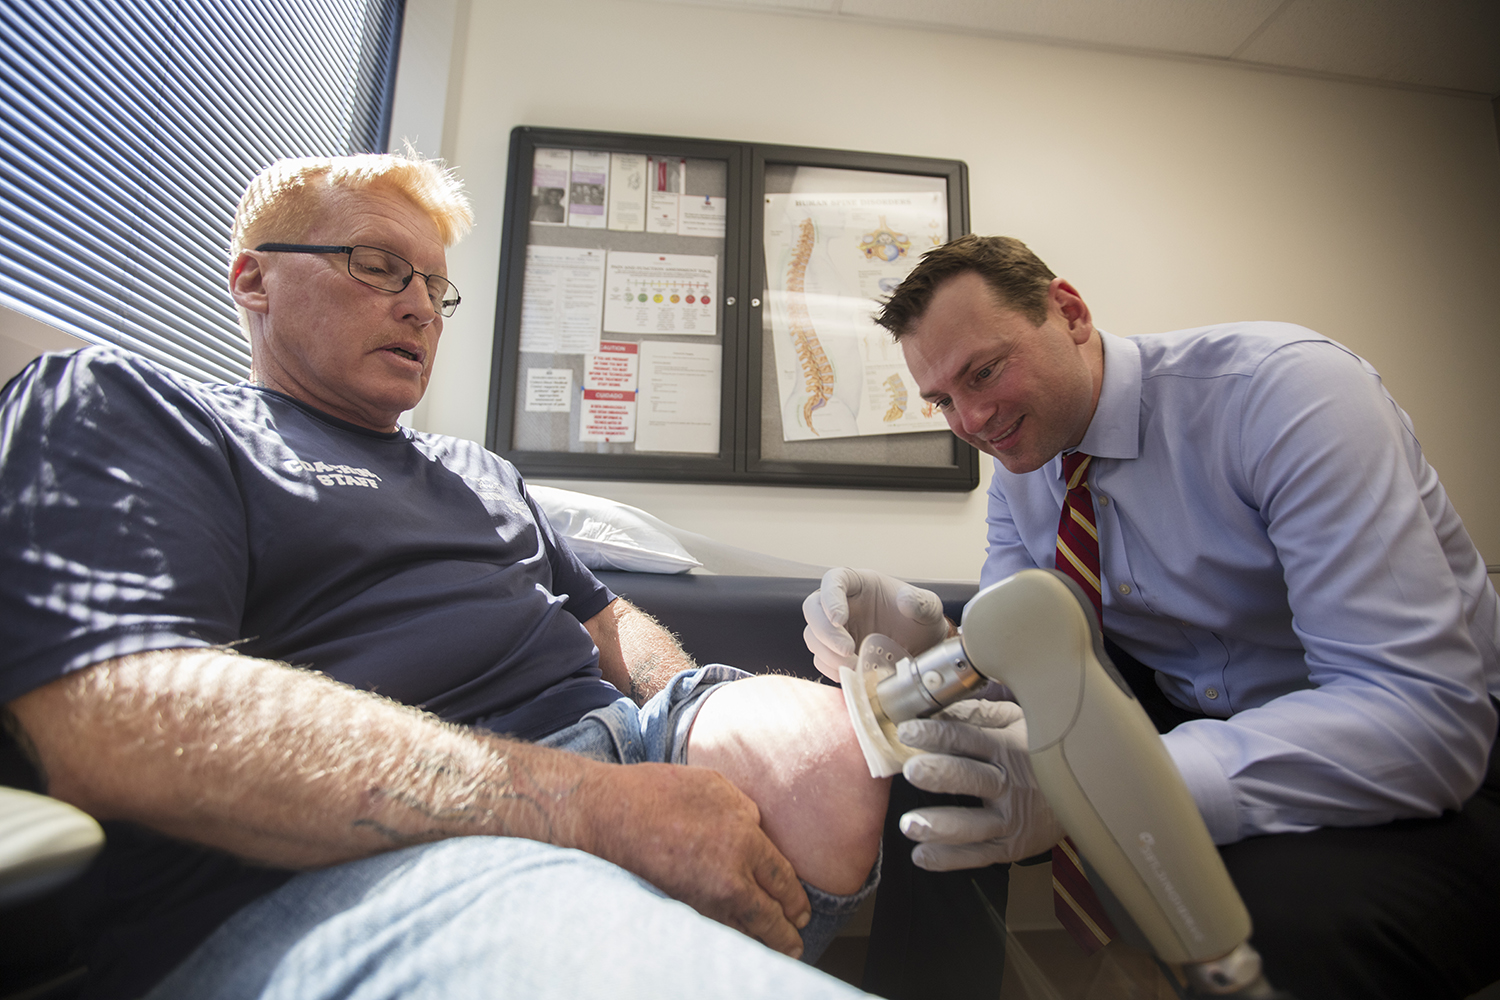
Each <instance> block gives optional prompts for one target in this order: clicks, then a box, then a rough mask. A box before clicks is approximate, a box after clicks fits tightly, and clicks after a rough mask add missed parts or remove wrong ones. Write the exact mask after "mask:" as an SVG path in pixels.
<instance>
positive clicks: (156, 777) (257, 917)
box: [0, 155, 886, 998]
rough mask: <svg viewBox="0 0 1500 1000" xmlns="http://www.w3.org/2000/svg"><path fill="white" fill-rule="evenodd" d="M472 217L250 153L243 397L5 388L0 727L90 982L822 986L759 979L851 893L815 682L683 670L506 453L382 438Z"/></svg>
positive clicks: (182, 388) (852, 782) (839, 800)
mask: <svg viewBox="0 0 1500 1000" xmlns="http://www.w3.org/2000/svg"><path fill="white" fill-rule="evenodd" d="M469 224H470V210H469V207H468V203H467V200H466V199H465V198H464V196H463V194H462V193H461V190H460V188H459V185H458V183H457V181H456V180H455V179H454V178H453V177H452V176H451V174H449V173H447V172H445V171H444V170H442V169H441V168H440V167H439V166H437V165H436V164H434V163H431V162H427V161H422V160H418V159H415V158H405V157H397V156H376V155H370V156H358V157H348V158H341V159H313V160H293V161H283V162H280V163H277V164H274V165H273V166H271V167H270V168H269V169H267V170H266V171H265V172H264V173H262V174H261V175H260V176H259V177H257V178H256V179H255V180H254V181H253V182H252V183H251V185H250V187H249V190H248V191H247V192H246V194H245V197H244V198H243V200H242V202H241V205H240V209H239V212H238V214H237V217H236V220H235V227H234V234H233V243H232V253H231V257H232V260H231V265H230V272H229V289H230V294H231V295H232V297H233V299H234V302H235V305H236V307H237V308H238V310H239V314H240V319H241V324H242V327H243V329H244V330H245V332H246V334H247V336H248V338H249V340H250V345H251V376H250V380H249V382H247V383H243V384H239V385H200V384H197V383H193V382H190V381H188V380H185V379H182V378H179V377H177V376H175V375H172V374H170V373H167V372H165V371H163V370H162V369H160V368H158V367H156V366H155V365H152V364H151V363H149V362H147V361H145V360H142V359H140V358H138V357H135V356H132V355H130V354H127V353H125V352H123V351H118V350H114V349H109V348H87V349H84V350H82V351H78V352H75V353H70V354H63V355H47V356H44V357H42V358H41V359H39V360H38V361H37V362H35V363H33V365H32V366H31V367H29V368H28V369H27V370H26V371H25V372H24V373H22V375H21V376H19V377H18V378H17V379H16V380H15V381H14V382H13V383H12V384H11V385H10V386H9V387H7V390H6V392H5V394H4V396H3V397H0V525H3V528H4V530H3V541H0V567H3V570H0V648H3V649H4V650H5V652H4V653H3V654H0V702H4V703H5V704H6V707H7V715H8V718H7V722H8V723H9V727H10V729H11V730H12V732H13V734H14V736H15V737H16V739H17V742H18V743H19V744H20V745H21V746H22V747H24V748H25V750H26V752H27V754H28V757H29V759H30V761H31V762H32V764H33V765H34V767H35V769H36V771H37V774H38V776H39V778H40V780H41V782H42V783H44V786H45V788H46V790H47V791H48V792H49V793H50V794H52V795H54V796H56V797H58V798H60V799H62V800H64V801H67V802H70V803H73V804H74V805H76V806H78V807H80V808H82V809H84V810H85V811H87V812H89V813H91V814H92V815H94V816H95V817H97V818H99V819H100V820H101V821H103V822H104V825H105V828H106V833H107V841H106V846H105V849H104V853H103V855H102V856H101V858H100V860H99V861H98V862H97V863H96V864H95V866H94V868H93V869H92V870H91V871H90V872H89V873H88V874H87V875H85V876H84V879H83V881H82V883H81V886H80V887H79V889H78V890H76V891H75V892H74V894H73V895H74V897H75V903H76V907H77V911H78V918H79V922H80V924H81V925H82V927H83V929H84V932H85V936H86V938H87V946H88V949H89V950H88V960H89V966H90V981H89V985H88V987H87V988H86V995H89V996H99V997H115V996H118V997H129V996H139V995H142V994H144V993H146V992H147V991H148V990H153V989H154V992H152V993H151V995H152V996H153V997H163V998H165V997H203V996H215V997H222V996H235V997H239V996H245V997H251V996H261V995H269V994H275V995H295V996H299V997H315V996H334V995H339V996H343V995H349V994H350V993H353V992H358V993H359V995H361V996H409V995H414V994H422V995H434V996H438V995H441V996H480V995H524V996H541V997H550V996H556V997H578V996H590V995H603V994H604V993H606V992H609V993H614V992H618V991H623V992H625V993H636V992H642V993H643V992H646V991H649V992H650V993H651V994H652V995H656V996H681V997H696V996H703V995H708V994H709V993H716V992H728V993H733V994H735V995H744V996H771V995H773V994H778V993H779V994H782V995H791V996H825V995H827V996H834V995H839V994H840V993H842V992H845V990H846V988H845V987H843V986H842V984H839V983H836V982H835V981H833V980H831V979H828V978H826V977H822V976H821V975H820V974H818V973H816V972H815V971H813V970H811V969H809V968H807V967H806V966H805V965H799V964H798V963H795V962H791V961H789V960H788V959H786V958H784V957H782V956H781V955H778V954H777V952H782V953H785V954H786V955H789V956H792V957H797V956H799V955H801V956H803V957H805V958H812V957H813V956H815V955H816V953H817V952H818V951H820V950H821V949H822V947H823V946H824V945H826V943H827V941H828V939H829V937H830V936H831V935H832V933H833V931H834V930H835V929H836V927H837V925H838V923H839V922H840V920H841V919H842V918H843V917H844V916H845V915H847V913H848V912H850V911H851V910H852V908H853V907H855V906H856V905H858V903H859V902H860V901H861V900H862V899H864V898H865V897H866V896H868V894H869V893H870V891H872V888H873V884H874V881H875V878H876V872H875V869H876V860H877V854H878V850H879V826H880V822H881V816H882V815H883V812H884V807H885V796H886V787H885V785H884V783H880V782H875V781H872V780H871V779H870V778H869V777H868V774H867V772H866V771H865V768H864V763H863V759H862V757H861V755H860V753H859V751H858V748H857V746H856V745H855V744H854V743H853V735H852V732H851V731H850V729H849V727H848V723H847V720H846V717H845V714H844V709H843V704H842V701H841V699H840V698H839V695H838V693H837V692H836V691H833V690H832V689H829V688H824V687H819V686H817V685H813V684H808V683H806V682H800V681H795V680H792V679H789V678H784V677H755V678H749V677H745V676H743V675H742V674H741V673H740V672H739V671H735V670H733V669H732V668H729V667H724V666H718V665H711V666H707V667H701V668H700V667H696V666H695V665H694V664H693V663H692V662H691V660H690V659H689V658H688V657H687V656H686V655H685V654H684V653H683V652H682V650H681V649H680V647H678V646H677V644H676V642H675V641H674V640H673V638H672V636H671V635H670V634H669V633H667V632H665V631H664V630H663V629H662V628H660V627H659V626H658V625H657V624H656V623H655V622H654V621H653V620H652V619H651V618H650V617H649V616H647V615H645V614H644V613H642V612H640V611H639V610H637V609H636V608H634V607H632V606H631V605H630V604H629V603H627V602H626V601H624V600H622V599H620V598H617V597H616V596H615V595H614V594H612V593H610V592H609V590H608V589H606V588H605V587H604V586H603V585H602V584H601V583H600V582H599V581H598V580H597V579H595V578H594V577H593V575H592V574H590V573H589V572H588V570H587V569H585V568H584V567H583V565H582V564H581V563H580V562H579V561H578V560H577V558H576V557H575V556H574V555H573V554H572V553H571V552H570V551H569V550H568V548H567V546H566V544H564V543H563V542H562V541H560V540H559V539H558V538H556V537H555V536H554V535H553V533H552V531H551V529H550V527H549V526H548V524H547V521H546V519H545V517H543V516H542V515H540V514H539V513H538V510H537V508H536V506H535V504H533V503H532V502H531V500H530V499H529V497H528V496H527V494H526V491H525V487H524V485H523V483H522V481H521V479H520V476H519V475H518V474H517V472H516V470H515V469H514V467H512V466H511V465H509V464H508V463H506V462H505V461H504V460H502V459H500V458H499V457H498V456H496V455H494V454H492V453H490V452H487V451H485V450H484V449H483V448H481V447H480V446H478V445H475V444H473V443H471V442H467V441H462V440H458V439H455V438H450V437H445V436H441V435H435V434H426V433H418V432H414V431H411V430H409V429H406V428H404V427H401V426H400V425H399V424H398V422H397V418H398V416H399V415H400V414H401V413H402V412H403V411H405V410H408V409H410V408H412V407H413V406H414V405H416V403H417V402H418V400H420V399H421V397H422V394H423V392H424V390H425V389H426V386H427V381H428V377H429V375H430V374H431V371H432V366H433V360H434V357H435V355H436V352H437V348H438V342H439V337H440V335H441V333H442V329H443V320H444V318H445V317H447V316H450V315H452V313H453V311H454V309H455V308H457V306H458V304H459V302H460V296H459V294H458V290H457V288H455V287H454V285H453V283H452V282H451V281H450V280H449V279H448V278H447V266H446V248H447V247H449V246H451V245H452V244H453V243H454V242H455V241H456V240H457V239H459V238H460V237H461V236H462V235H463V234H464V232H465V231H466V230H467V229H468V227H469ZM731 681H732V682H733V683H730V682H731ZM622 692H628V693H629V694H630V696H631V697H625V696H623V695H622ZM413 706H416V707H413ZM622 765H625V766H622ZM799 880H800V881H799ZM674 900H680V901H681V902H683V903H686V904H688V906H682V905H680V904H679V903H677V902H674ZM689 907H691V909H689ZM693 910H696V911H698V912H697V913H694V912H693ZM704 917H711V918H713V919H712V920H708V919H704ZM715 921H717V923H716V922H715ZM721 925H728V927H729V928H734V929H735V930H737V931H740V932H743V933H742V934H741V933H735V931H731V930H729V929H727V928H726V927H724V926H721ZM752 938H755V939H759V940H760V941H761V942H764V944H765V945H768V946H769V948H766V947H762V946H761V945H760V944H757V943H756V942H755V941H753V940H752ZM773 949H774V950H773Z"/></svg>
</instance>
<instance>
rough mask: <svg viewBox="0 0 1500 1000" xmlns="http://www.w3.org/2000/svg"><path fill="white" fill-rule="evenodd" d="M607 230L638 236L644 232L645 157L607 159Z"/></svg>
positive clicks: (624, 155) (620, 155)
mask: <svg viewBox="0 0 1500 1000" xmlns="http://www.w3.org/2000/svg"><path fill="white" fill-rule="evenodd" d="M609 228H611V229H618V230H621V231H622V232H627V233H639V232H641V231H643V230H644V229H645V228H646V157H645V156H643V155H641V154H640V153H611V154H610V155H609Z"/></svg>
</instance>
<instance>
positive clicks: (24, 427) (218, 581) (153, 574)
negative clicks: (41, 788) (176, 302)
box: [0, 349, 248, 702]
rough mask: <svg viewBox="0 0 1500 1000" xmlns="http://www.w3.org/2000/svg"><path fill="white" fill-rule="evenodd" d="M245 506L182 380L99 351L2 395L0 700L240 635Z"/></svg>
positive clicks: (49, 358)
mask: <svg viewBox="0 0 1500 1000" xmlns="http://www.w3.org/2000/svg"><path fill="white" fill-rule="evenodd" d="M244 524H245V514H244V510H243V504H242V502H241V499H240V496H239V494H238V491H237V490H236V488H235V484H234V480H233V476H232V474H231V473H230V471H229V468H228V464H227V461H226V458H225V452H224V448H223V446H222V437H221V435H220V434H219V433H218V428H217V424H216V423H215V422H214V421H213V420H212V419H211V418H210V417H209V416H208V414H207V413H206V412H205V411H204V409H203V408H202V407H201V406H200V405H198V404H197V403H196V401H195V400H194V398H193V397H192V394H191V392H190V391H188V390H187V389H186V388H185V387H184V386H182V385H180V384H178V383H177V382H176V381H175V380H174V379H172V378H171V377H170V376H167V375H166V374H165V373H164V372H161V371H159V370H156V369H154V368H151V367H149V366H147V365H145V364H144V363H143V362H138V361H134V360H131V359H126V358H124V357H122V356H119V355H117V354H114V353H112V352H108V351H104V350H101V349H85V350H84V351H81V352H77V353H74V354H64V355H44V356H43V357H42V358H41V359H39V360H38V361H36V362H34V363H33V364H32V365H31V366H30V367H28V368H27V369H26V371H24V372H23V373H22V374H21V375H19V376H17V378H16V379H15V380H14V381H12V382H11V383H10V385H8V386H7V387H6V389H5V392H4V395H3V397H0V648H4V649H5V650H6V656H5V659H4V669H3V670H0V702H3V701H8V700H10V699H13V698H15V697H17V696H19V695H21V694H23V693H25V692H26V691H29V690H31V689H33V688H36V687H39V686H41V685H43V684H45V683H48V682H49V681H52V680H55V679H56V678H58V677H60V676H62V675H64V674H66V673H68V672H70V671H74V670H79V669H82V668H84V667H87V666H90V665H92V664H95V663H99V662H102V661H104V660H108V659H112V658H114V657H118V656H123V655H127V654H130V653H136V652H142V651H145V650H153V649H168V648H177V647H185V646H208V645H214V644H218V643H223V642H228V641H231V640H233V639H235V638H237V635H236V630H237V629H238V626H239V623H240V618H241V616H242V613H243V606H244V587H245V580H246V573H247V565H248V559H247V555H246V543H245V531H244Z"/></svg>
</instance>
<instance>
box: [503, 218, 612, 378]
mask: <svg viewBox="0 0 1500 1000" xmlns="http://www.w3.org/2000/svg"><path fill="white" fill-rule="evenodd" d="M604 259H605V255H604V251H603V250H587V249H581V248H578V247H549V246H542V245H540V244H535V243H533V244H531V245H529V246H527V247H526V279H525V289H526V291H525V296H524V298H523V299H522V300H521V351H522V353H531V354H588V353H589V352H591V351H595V350H598V348H599V314H600V312H601V311H602V308H603V299H604Z"/></svg>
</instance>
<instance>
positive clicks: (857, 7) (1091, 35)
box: [674, 0, 1500, 98]
mask: <svg viewBox="0 0 1500 1000" xmlns="http://www.w3.org/2000/svg"><path fill="white" fill-rule="evenodd" d="M674 2H677V3H693V4H698V5H702V6H715V7H737V8H749V9H761V10H775V11H780V12H783V13H792V12H795V13H800V14H805V15H809V16H814V17H830V18H836V19H838V20H841V21H850V22H865V23H880V24H890V25H901V26H905V27H915V28H925V29H930V30H939V31H955V32H962V33H964V34H982V35H990V36H993V37H996V38H1006V39H1013V40H1018V41H1032V42H1044V43H1050V44H1058V45H1071V46H1081V47H1087V48H1095V49H1107V50H1112V51H1121V52H1133V53H1141V54H1149V55H1159V56H1172V57H1176V58H1191V59H1207V60H1212V61H1215V62H1227V63H1229V64H1231V65H1242V66H1253V67H1258V68H1262V69H1264V68H1273V69H1278V70H1282V71H1288V72H1295V73H1302V74H1307V75H1313V76H1320V77H1331V78H1336V79H1345V80H1358V81H1363V82H1373V83H1383V84H1388V85H1395V86H1404V87H1414V88H1419V89H1422V90H1431V91H1438V92H1443V93H1450V94H1463V95H1468V96H1475V97H1488V98H1495V97H1496V96H1500V0H674Z"/></svg>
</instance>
